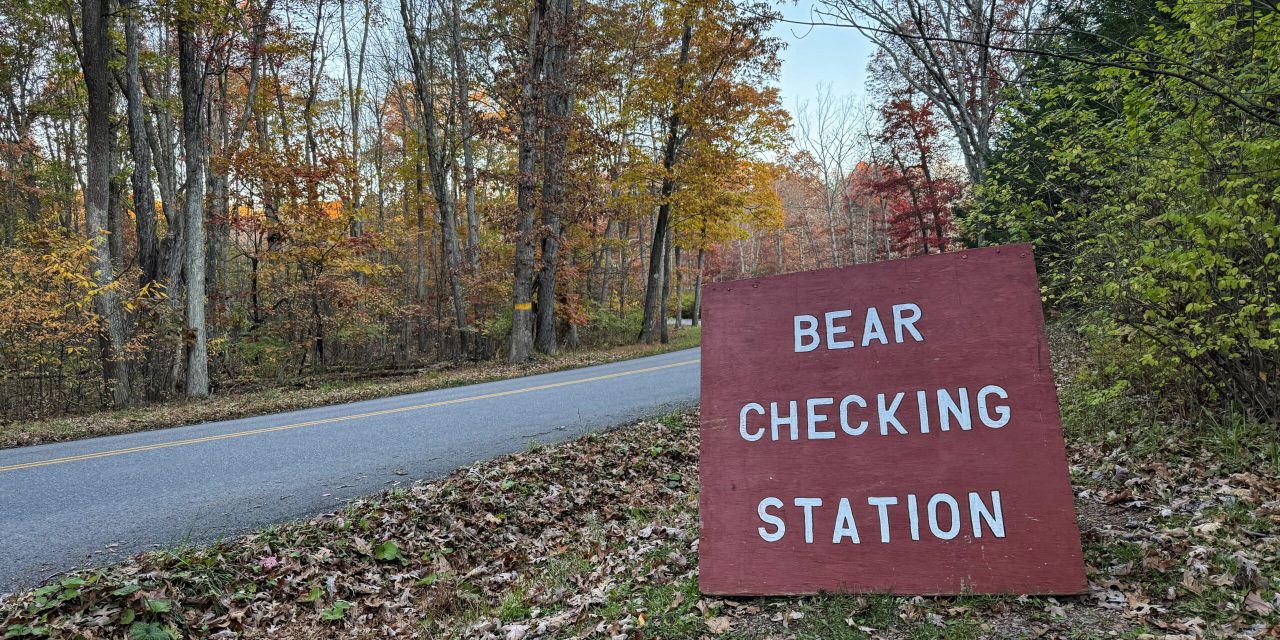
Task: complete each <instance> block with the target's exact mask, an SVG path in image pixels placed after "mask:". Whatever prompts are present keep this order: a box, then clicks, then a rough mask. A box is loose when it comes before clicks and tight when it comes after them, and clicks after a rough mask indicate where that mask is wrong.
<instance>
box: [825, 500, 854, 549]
mask: <svg viewBox="0 0 1280 640" xmlns="http://www.w3.org/2000/svg"><path fill="white" fill-rule="evenodd" d="M846 537H847V538H849V539H851V540H853V543H854V544H862V540H861V539H859V538H858V523H856V522H854V520H853V510H852V509H850V508H849V499H848V498H840V510H839V511H837V512H836V531H835V533H833V534H831V544H840V540H841V539H842V538H846Z"/></svg>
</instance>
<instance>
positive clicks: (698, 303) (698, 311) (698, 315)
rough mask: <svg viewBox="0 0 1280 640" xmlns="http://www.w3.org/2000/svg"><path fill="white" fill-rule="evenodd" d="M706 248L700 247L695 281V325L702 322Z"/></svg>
mask: <svg viewBox="0 0 1280 640" xmlns="http://www.w3.org/2000/svg"><path fill="white" fill-rule="evenodd" d="M705 254H706V251H705V250H704V249H698V275H697V276H695V277H694V281H693V326H695V327H696V326H699V325H701V324H702V259H703V257H704V256H705Z"/></svg>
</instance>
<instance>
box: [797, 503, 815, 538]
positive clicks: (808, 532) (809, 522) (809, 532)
mask: <svg viewBox="0 0 1280 640" xmlns="http://www.w3.org/2000/svg"><path fill="white" fill-rule="evenodd" d="M795 503H796V506H797V507H801V508H803V509H804V543H805V544H813V508H814V507H821V506H822V498H796V499H795Z"/></svg>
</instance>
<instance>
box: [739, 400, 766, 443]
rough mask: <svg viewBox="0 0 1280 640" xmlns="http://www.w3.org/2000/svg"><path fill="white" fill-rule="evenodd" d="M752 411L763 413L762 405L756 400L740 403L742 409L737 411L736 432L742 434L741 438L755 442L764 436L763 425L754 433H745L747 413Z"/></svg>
mask: <svg viewBox="0 0 1280 640" xmlns="http://www.w3.org/2000/svg"><path fill="white" fill-rule="evenodd" d="M752 411H754V412H756V413H758V414H760V415H764V407H762V406H760V403H758V402H748V403H746V404H744V405H742V411H739V412H738V433H740V434H742V439H743V440H746V441H747V442H755V441H756V440H759V439H760V438H763V437H764V427H760V429H759V430H758V431H756V433H755V435H751V434H749V433H747V414H748V413H751V412H752Z"/></svg>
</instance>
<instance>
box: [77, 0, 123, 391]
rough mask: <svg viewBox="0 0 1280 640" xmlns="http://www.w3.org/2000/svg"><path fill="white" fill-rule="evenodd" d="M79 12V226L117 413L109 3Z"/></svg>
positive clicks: (119, 353)
mask: <svg viewBox="0 0 1280 640" xmlns="http://www.w3.org/2000/svg"><path fill="white" fill-rule="evenodd" d="M83 2H84V4H83V5H82V7H81V19H82V23H81V24H82V29H83V31H84V38H83V41H84V46H83V48H82V49H83V56H82V58H81V65H82V67H83V70H84V80H85V90H86V93H87V96H88V114H87V122H88V130H87V131H86V132H85V133H86V137H87V138H88V141H87V144H86V147H87V149H86V153H85V156H86V163H87V167H86V182H85V190H84V209H85V222H86V224H87V226H88V230H89V240H90V243H91V244H92V246H93V253H92V254H91V256H90V267H89V268H90V269H91V270H92V272H93V274H92V275H93V279H94V283H95V284H97V286H98V292H97V293H96V294H94V296H93V306H94V310H95V311H96V312H97V314H98V317H99V319H100V320H101V321H102V322H104V323H105V327H104V328H105V331H104V333H103V335H102V344H103V350H102V372H103V377H104V378H105V380H106V383H107V385H108V386H109V387H110V390H111V398H112V402H113V404H114V405H115V406H117V407H123V406H127V405H128V404H129V401H130V391H131V388H130V385H129V367H128V363H127V362H125V359H124V357H125V354H124V345H125V341H126V336H125V322H124V320H125V318H124V309H123V308H122V307H121V305H120V301H119V296H118V295H117V292H116V288H115V287H114V283H115V270H114V269H113V268H112V264H111V244H110V238H109V237H108V234H110V232H111V230H110V229H109V228H108V226H107V208H108V206H109V200H110V198H111V193H110V189H111V185H110V183H111V84H110V77H111V76H110V72H109V71H108V69H107V59H108V57H109V56H110V55H111V51H112V49H111V43H110V40H109V39H108V35H107V33H108V29H107V20H108V16H109V15H110V12H111V7H110V0H83Z"/></svg>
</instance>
